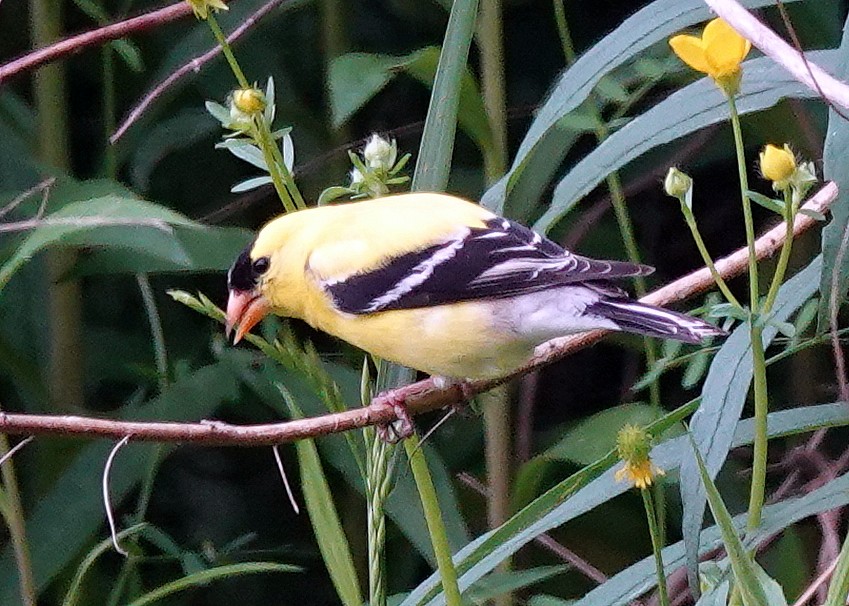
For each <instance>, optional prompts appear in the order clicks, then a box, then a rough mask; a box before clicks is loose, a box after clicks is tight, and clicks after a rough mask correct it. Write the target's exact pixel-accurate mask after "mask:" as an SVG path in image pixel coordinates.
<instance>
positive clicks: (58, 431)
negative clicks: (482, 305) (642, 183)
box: [0, 182, 837, 446]
mask: <svg viewBox="0 0 849 606" xmlns="http://www.w3.org/2000/svg"><path fill="white" fill-rule="evenodd" d="M836 197H837V186H836V185H835V184H834V183H833V182H829V183H826V184H825V185H824V186H823V187H822V189H820V190H819V192H817V193H816V195H814V196H813V197H812V198H811V199H810V200H808V202H807V203H806V204H805V205H804V207H803V208H805V209H808V210H812V211H816V212H819V213H823V212H825V211H827V210H828V207H829V206H830V205H831V203H832V202H834V200H835V198H836ZM815 224H816V220H814V219H812V218H811V217H809V216H807V215H803V214H801V213H800V214H799V215H798V216H797V217H796V222H795V224H794V226H793V235H794V237H795V236H798V235H800V234H801V233H803V232H805V231H807V230H809V229H810V228H811V227H813V226H814V225H815ZM785 233H786V230H785V228H784V225H783V224H778V225H776V226H775V227H773V228H772V229H770V230H769V231H767V232H766V233H764V234H763V235H762V236H761V237H760V238H758V239H757V241H756V242H755V247H756V250H757V257H758V259H765V258H767V257H769V256H771V255H772V254H774V253H775V252H776V251H777V250H778V249H779V248H780V247H781V244H782V243H783V242H784V237H785ZM747 255H748V251H747V250H746V249H745V248H742V249H740V250H737V251H735V252H734V253H732V254H730V255H728V256H727V257H725V258H723V259H720V260H719V261H717V263H716V268H717V270H718V271H719V273H720V274H721V275H722V276H723V277H724V278H726V279H728V278H732V277H734V276H737V275H739V274H741V273H743V271H744V270H745V269H746V265H747ZM712 286H713V279H712V278H711V275H710V272H709V271H708V270H707V268H702V269H700V270H698V271H695V272H693V273H691V274H689V275H687V276H684V277H683V278H680V279H678V280H676V281H674V282H672V283H670V284H668V285H666V286H664V287H663V288H660V289H658V290H656V291H654V292H652V293H650V294H648V295H646V296H645V297H643V299H641V300H642V301H643V302H645V303H650V304H652V305H667V304H669V303H672V302H675V301H682V300H684V299H687V298H688V297H692V296H693V295H696V294H698V293H701V292H704V291H706V290H708V289H710V288H711V287H712ZM608 332H609V331H602V330H595V331H591V332H587V333H582V334H579V335H575V336H572V337H563V338H560V339H555V340H554V341H550V342H548V343H545V344H543V345H541V346H540V347H538V348H537V352H536V355H535V356H534V358H533V359H532V360H531V361H530V362H529V363H528V364H526V365H525V366H524V367H522V368H520V369H519V370H517V371H516V372H514V373H513V374H511V375H509V376H506V377H502V378H500V379H494V380H487V381H472V382H469V383H467V384H465V385H464V386H463V387H462V389H461V386H459V385H451V386H448V387H443V388H440V387H437V386H436V385H435V384H434V382H433V379H425V380H424V381H419V382H418V383H413V384H411V385H406V386H404V387H401V388H399V389H397V390H395V391H394V392H392V397H391V398H387V397H386V396H384V395H380V396H377V397H376V398H375V399H374V400H373V401H372V403H371V404H370V405H368V406H364V407H362V408H354V409H352V410H346V411H344V412H341V413H333V414H327V415H323V416H320V417H311V418H306V419H297V420H294V421H286V422H282V423H270V424H265V425H229V424H227V423H221V422H216V421H202V422H200V423H158V422H130V421H113V420H107V419H94V418H88V417H75V416H52V415H29V414H6V413H0V433H5V434H33V435H34V434H54V435H69V436H82V437H88V438H93V437H105V438H113V439H120V438H123V437H124V436H128V435H129V436H131V437H132V439H133V440H136V441H148V442H151V441H152V442H195V443H202V444H208V445H229V446H268V445H273V444H280V443H283V442H293V441H296V440H300V439H304V438H314V437H318V436H323V435H327V434H331V433H338V432H342V431H347V430H349V429H357V428H361V427H366V426H368V425H378V424H385V423H389V422H391V421H394V420H395V418H396V417H395V412H394V410H393V407H392V405H391V401H392V400H395V401H397V400H398V399H399V398H400V399H403V400H404V401H405V402H406V404H407V410H408V411H409V413H410V414H411V415H415V414H421V413H424V412H428V411H431V410H435V409H438V408H443V407H445V406H449V405H451V404H456V403H458V402H461V401H462V399H463V392H464V391H465V392H466V393H467V394H468V393H472V394H477V393H481V392H484V391H487V390H489V389H492V388H493V387H495V386H496V385H500V384H502V383H505V382H507V381H509V380H510V379H513V378H514V377H517V376H520V375H524V374H527V373H529V372H530V371H532V370H534V369H536V368H539V367H541V366H544V365H546V364H550V363H552V362H554V361H556V360H559V359H561V358H563V357H565V356H567V355H569V354H571V353H573V352H575V351H578V350H579V349H583V348H585V347H588V346H589V345H592V344H593V343H595V342H597V341H598V340H599V339H601V338H602V337H603V336H604V335H606V334H607V333H608Z"/></svg>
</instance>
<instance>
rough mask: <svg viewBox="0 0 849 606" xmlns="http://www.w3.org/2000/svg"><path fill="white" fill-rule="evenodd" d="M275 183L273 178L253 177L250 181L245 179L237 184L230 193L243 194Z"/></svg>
mask: <svg viewBox="0 0 849 606" xmlns="http://www.w3.org/2000/svg"><path fill="white" fill-rule="evenodd" d="M273 182H274V181H273V180H272V179H271V177H252V178H250V179H245V180H244V181H241V182H239V183H236V185H234V186H233V187H231V188H230V192H231V193H234V194H240V193H242V192H246V191H250V190H252V189H256V188H257V187H262V186H263V185H268V184H270V183H273Z"/></svg>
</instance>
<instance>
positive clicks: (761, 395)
mask: <svg viewBox="0 0 849 606" xmlns="http://www.w3.org/2000/svg"><path fill="white" fill-rule="evenodd" d="M728 109H729V111H730V113H731V126H732V128H733V130H734V147H735V149H736V151H737V172H738V173H739V176H740V198H741V202H742V204H743V220H744V221H745V225H746V245H747V249H748V252H749V307H750V309H751V316H750V318H749V327H750V332H749V334H750V338H751V343H752V365H753V366H752V369H753V372H754V376H753V389H754V400H755V445H754V461H753V463H752V487H751V492H750V493H749V515H748V520H747V522H746V527H747V528H748V530H749V531H751V530H754V529H756V528H757V527H758V526H760V524H761V514H762V511H763V506H764V494H765V491H766V463H767V455H768V452H767V451H768V448H769V445H768V436H767V414H768V413H769V392H768V390H767V382H766V362H765V357H766V356H765V353H764V346H763V326H762V325H761V323H760V320H759V318H758V314H759V312H760V309H759V305H758V303H759V302H758V293H759V282H758V259H757V253H756V252H755V225H754V220H753V219H752V204H751V201H750V200H749V193H748V192H749V179H748V177H747V175H746V153H745V149H744V147H743V132H742V129H741V128H740V116H739V114H738V113H737V104H736V103H735V101H734V96H733V95H728ZM785 244H786V242H785Z"/></svg>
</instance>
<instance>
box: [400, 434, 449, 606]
mask: <svg viewBox="0 0 849 606" xmlns="http://www.w3.org/2000/svg"><path fill="white" fill-rule="evenodd" d="M404 448H405V449H406V451H407V457H408V458H409V460H410V467H411V468H412V470H413V478H414V479H415V480H416V487H417V488H418V491H419V497H420V498H421V500H422V509H423V510H424V515H425V520H426V521H427V529H428V532H429V533H430V541H431V543H432V544H433V552H434V554H435V555H436V565H437V568H438V569H439V576H440V578H441V579H442V591H443V592H444V594H445V603H446V605H447V606H462V604H463V600H462V598H461V596H460V587H459V585H458V584H457V570H456V569H455V568H454V561H453V560H452V559H451V546H450V545H449V544H448V535H447V534H446V533H445V523H444V522H443V521H442V511H441V510H440V509H439V500H438V499H437V496H436V489H435V488H434V486H433V479H432V478H431V476H430V470H429V469H428V467H427V460H426V459H425V456H424V451H423V450H422V448H421V442H420V441H419V438H418V436H417V435H415V434H413V435H412V436H410V437H409V438H407V439H406V440H404Z"/></svg>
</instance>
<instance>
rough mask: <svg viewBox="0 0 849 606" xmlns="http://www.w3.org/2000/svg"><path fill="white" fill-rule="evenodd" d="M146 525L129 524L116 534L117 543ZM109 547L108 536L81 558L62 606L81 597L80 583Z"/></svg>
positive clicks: (70, 605) (72, 604) (110, 544)
mask: <svg viewBox="0 0 849 606" xmlns="http://www.w3.org/2000/svg"><path fill="white" fill-rule="evenodd" d="M146 527H147V524H145V523H142V524H136V525H135V526H130V527H129V528H127V529H126V530H122V531H121V532H119V533H118V534H117V540H118V543H119V544H121V543H122V542H123V541H124V539H126V538H127V537H131V536H133V535H134V534H136V533H138V532H140V531H142V530H144V529H145V528H146ZM111 548H112V537H109V538H107V539H103V540H102V541H101V542H100V543H98V544H97V545H95V546H94V547H93V548H92V549H91V550H90V551H89V552H88V553H87V554H86V556H85V557H84V558H83V561H82V562H81V563H80V565H79V568H77V572H76V574H75V575H74V578H73V579H72V580H71V584H70V586H69V587H68V591H67V592H66V593H65V599H64V600H63V601H62V606H76V604H77V603H78V602H79V599H80V597H81V593H82V591H81V589H82V584H83V580H84V579H85V575H86V573H87V572H88V570H89V569H90V568H91V567H92V565H93V564H94V563H95V562H96V561H97V558H99V557H100V556H101V555H103V554H104V553H105V552H106V551H108V550H110V549H111Z"/></svg>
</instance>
